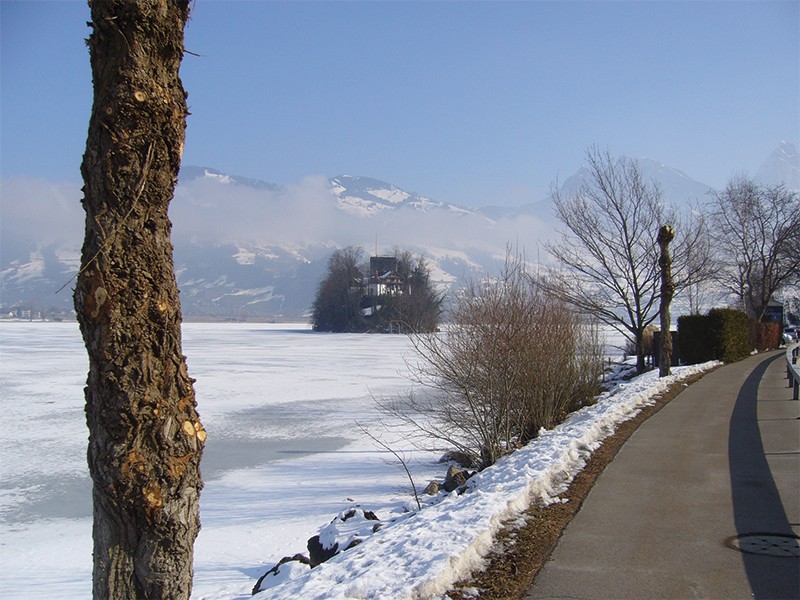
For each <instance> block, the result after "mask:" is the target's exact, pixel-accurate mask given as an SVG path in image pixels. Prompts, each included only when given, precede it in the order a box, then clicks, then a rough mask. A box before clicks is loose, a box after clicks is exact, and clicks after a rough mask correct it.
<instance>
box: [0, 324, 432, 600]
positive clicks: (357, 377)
mask: <svg viewBox="0 0 800 600" xmlns="http://www.w3.org/2000/svg"><path fill="white" fill-rule="evenodd" d="M183 337H184V340H183V342H184V343H183V349H184V353H185V354H186V355H187V357H188V364H189V372H190V374H191V375H192V376H193V377H195V378H196V379H197V383H196V392H197V399H198V404H199V412H200V415H201V418H202V420H203V424H204V426H205V428H206V429H207V431H208V442H207V446H206V451H205V454H204V456H203V463H202V471H203V477H204V480H205V489H204V490H203V493H202V496H201V520H202V524H203V529H202V531H201V533H200V536H199V538H198V540H197V544H196V546H195V584H194V593H193V597H195V598H238V597H241V598H244V597H249V596H250V590H251V589H252V586H253V584H254V583H255V581H256V579H257V578H258V577H259V576H260V575H261V574H263V572H264V570H265V566H267V567H268V566H272V565H273V564H274V563H276V562H277V561H278V560H279V559H280V558H282V557H284V556H286V555H292V554H294V553H296V552H304V551H305V543H306V540H307V539H308V538H309V537H311V536H313V535H315V534H316V533H317V532H318V530H319V527H320V526H322V525H324V524H325V523H327V522H329V521H330V520H331V519H332V518H333V517H335V516H336V515H337V514H338V513H339V512H341V511H343V510H345V509H346V508H348V507H349V506H352V505H353V504H354V503H361V504H362V505H364V506H365V508H370V509H372V510H375V511H376V512H378V513H379V514H380V513H384V514H386V513H389V512H392V511H398V510H400V508H401V507H402V506H403V505H404V504H405V503H406V502H409V501H410V500H411V496H410V493H411V490H410V484H409V483H408V480H407V478H406V476H405V473H404V472H403V470H402V468H401V466H400V465H399V463H398V462H397V460H396V459H394V458H393V457H392V455H391V454H390V453H388V452H386V451H384V450H382V449H379V448H377V447H376V445H375V444H374V443H373V442H372V441H371V440H369V439H368V438H367V437H366V436H365V435H364V434H363V433H362V432H361V431H360V430H359V429H358V427H357V426H356V424H355V423H356V421H358V422H359V423H363V424H366V425H369V424H371V423H373V422H374V420H375V417H376V415H377V411H376V408H375V404H374V399H373V398H374V397H389V396H392V395H396V394H403V393H405V392H406V391H407V390H408V388H409V386H410V383H409V380H408V378H407V377H406V375H405V373H406V366H405V362H404V357H406V356H411V355H412V350H411V348H410V345H409V340H408V338H407V337H405V336H385V335H366V334H365V335H330V334H316V333H312V332H311V331H310V330H309V329H308V327H307V326H306V325H304V324H294V325H271V324H239V323H225V324H208V323H185V324H184V326H183ZM86 371H87V359H86V353H85V350H84V347H83V343H82V340H81V337H80V332H79V330H78V327H77V324H75V323H37V322H32V323H27V322H2V323H0V597H2V598H4V599H12V598H29V597H31V596H32V595H34V594H35V595H37V596H41V597H51V595H52V597H58V598H88V597H90V596H91V552H92V542H91V494H90V490H91V484H90V482H89V479H88V475H87V467H86V460H85V453H86V441H87V430H86V425H85V420H84V412H83V405H84V399H83V386H84V382H85V378H86ZM376 432H379V430H376ZM387 441H391V442H392V443H393V445H394V449H396V450H400V451H403V452H404V453H405V456H406V457H407V459H408V460H409V466H410V467H411V469H412V471H413V474H414V477H415V480H418V481H421V482H423V485H424V483H426V482H427V480H428V479H430V478H433V477H437V476H438V477H441V476H442V475H443V472H442V471H443V467H442V466H441V465H437V464H436V459H437V458H438V454H437V455H433V454H425V453H422V452H415V451H414V449H413V448H412V447H411V446H410V445H408V444H407V443H405V442H402V441H395V440H392V439H391V438H387Z"/></svg>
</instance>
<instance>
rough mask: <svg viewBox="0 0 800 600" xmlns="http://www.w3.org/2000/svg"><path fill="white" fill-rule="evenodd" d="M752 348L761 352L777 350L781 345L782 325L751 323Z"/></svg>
mask: <svg viewBox="0 0 800 600" xmlns="http://www.w3.org/2000/svg"><path fill="white" fill-rule="evenodd" d="M750 342H751V346H752V347H754V348H755V349H756V350H758V351H759V352H763V351H765V350H775V349H776V348H777V347H778V346H780V345H781V326H780V323H762V322H759V321H751V336H750Z"/></svg>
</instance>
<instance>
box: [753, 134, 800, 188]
mask: <svg viewBox="0 0 800 600" xmlns="http://www.w3.org/2000/svg"><path fill="white" fill-rule="evenodd" d="M755 179H756V181H758V182H760V183H763V184H767V185H785V186H786V187H787V188H789V189H790V190H800V154H798V152H797V148H795V146H794V144H792V143H791V142H787V141H786V140H783V141H781V142H780V143H779V144H778V147H777V148H775V150H773V151H772V153H771V154H770V155H769V156H768V157H767V159H766V160H765V161H764V162H763V163H762V164H761V167H760V168H759V169H758V172H757V173H756V176H755Z"/></svg>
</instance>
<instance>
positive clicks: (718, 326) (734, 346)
mask: <svg viewBox="0 0 800 600" xmlns="http://www.w3.org/2000/svg"><path fill="white" fill-rule="evenodd" d="M708 316H709V318H710V319H711V331H712V332H713V337H714V354H715V356H714V358H715V359H717V360H721V361H724V362H726V363H727V362H735V361H737V360H742V359H743V358H745V357H746V356H749V355H750V350H751V348H750V320H749V319H748V318H747V315H746V314H745V313H743V312H742V311H740V310H735V309H733V308H712V309H711V310H710V311H708Z"/></svg>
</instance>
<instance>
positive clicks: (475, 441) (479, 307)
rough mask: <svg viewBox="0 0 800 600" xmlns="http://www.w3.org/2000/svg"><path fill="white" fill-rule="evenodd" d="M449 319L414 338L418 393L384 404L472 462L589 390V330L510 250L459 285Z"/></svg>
mask: <svg viewBox="0 0 800 600" xmlns="http://www.w3.org/2000/svg"><path fill="white" fill-rule="evenodd" d="M450 321H451V323H450V325H449V326H448V327H447V329H446V330H445V331H444V332H443V333H441V334H425V335H419V336H415V337H414V338H413V339H414V346H415V349H416V350H417V355H418V358H419V360H418V362H417V363H416V364H414V365H412V370H413V372H414V378H415V380H416V382H417V383H419V384H421V386H422V393H419V394H411V395H409V396H408V397H407V398H404V399H400V400H396V401H393V402H388V403H387V402H383V403H382V406H383V407H384V408H385V409H387V410H389V411H390V412H391V413H392V414H393V415H394V416H396V417H399V418H400V419H401V421H403V422H405V423H411V424H412V425H414V426H415V427H416V429H417V431H418V432H419V433H421V434H422V435H423V437H424V438H426V439H431V438H432V439H435V440H439V441H445V442H446V443H448V444H450V445H452V446H454V447H455V448H456V449H457V450H458V451H459V452H462V453H464V454H465V455H467V456H468V457H470V459H471V460H472V462H473V464H474V466H477V467H479V468H484V467H487V466H489V465H491V464H492V463H494V462H495V461H496V460H497V459H498V458H499V457H500V456H502V455H503V454H505V453H507V452H509V451H510V450H511V449H513V448H514V447H516V446H517V445H520V444H524V443H526V442H527V441H529V440H530V439H532V438H533V437H535V436H536V435H537V433H538V431H539V429H540V428H541V427H546V428H549V427H553V426H554V425H556V424H557V423H558V422H560V421H561V420H563V418H564V417H565V416H566V415H567V414H568V413H569V412H571V411H573V410H575V409H577V408H579V407H581V406H584V405H586V404H588V403H590V402H591V401H592V399H593V398H594V396H595V394H596V393H597V388H598V384H599V380H600V375H601V372H602V346H601V344H600V342H599V334H598V329H597V327H595V326H593V325H591V324H587V323H585V322H584V321H582V320H581V318H579V316H578V315H576V314H575V313H574V312H573V311H572V310H570V309H569V307H567V306H566V305H565V304H564V303H563V302H561V301H559V300H557V299H555V298H554V297H552V296H549V295H546V294H545V293H544V292H542V291H541V289H539V288H538V287H537V286H536V285H535V284H534V283H533V282H532V280H531V278H530V277H528V276H527V275H526V273H525V270H524V262H523V260H522V257H521V256H520V255H518V254H516V255H512V254H511V253H509V256H508V257H507V260H506V264H505V268H504V269H503V272H502V274H501V275H500V277H499V278H497V279H494V280H485V281H483V282H480V283H472V284H469V285H468V286H466V288H465V289H464V291H463V292H462V294H461V295H460V296H459V297H458V299H457V300H456V301H455V304H454V307H453V309H452V312H451V318H450Z"/></svg>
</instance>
